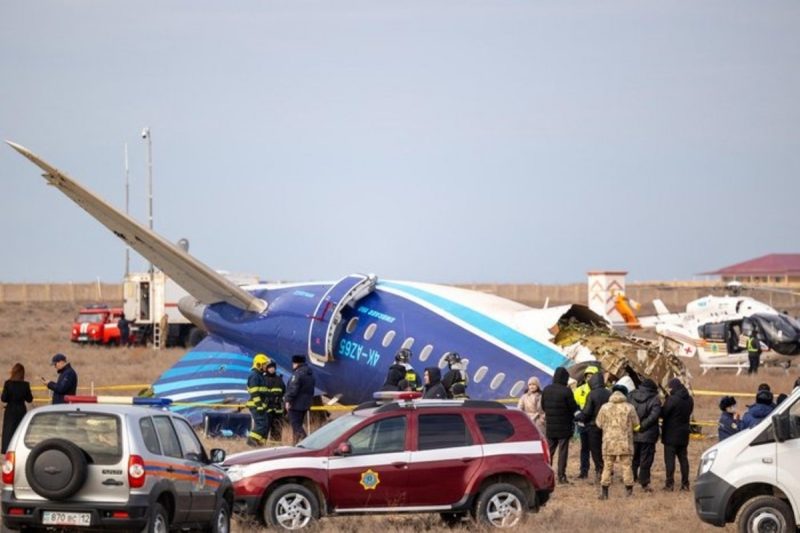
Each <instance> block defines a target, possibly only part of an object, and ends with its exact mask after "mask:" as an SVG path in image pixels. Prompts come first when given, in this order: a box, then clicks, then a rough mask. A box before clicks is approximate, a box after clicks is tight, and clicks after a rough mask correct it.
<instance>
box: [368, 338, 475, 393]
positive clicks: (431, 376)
mask: <svg viewBox="0 0 800 533" xmlns="http://www.w3.org/2000/svg"><path fill="white" fill-rule="evenodd" d="M411 357H412V353H411V350H410V349H408V348H401V349H400V350H398V351H397V353H396V354H395V356H394V363H392V365H391V366H390V367H389V370H388V372H387V374H386V380H385V381H384V383H383V386H382V387H381V390H382V391H421V392H422V398H423V399H438V400H443V399H466V398H468V396H467V372H466V370H465V369H464V364H463V362H462V360H461V356H460V355H459V354H458V353H457V352H447V353H446V354H444V361H445V363H447V373H446V374H445V375H444V377H442V371H441V369H440V368H439V367H438V366H430V367H428V368H426V369H425V372H424V373H423V378H422V380H420V378H419V374H417V372H416V371H415V370H414V367H413V366H412V365H411Z"/></svg>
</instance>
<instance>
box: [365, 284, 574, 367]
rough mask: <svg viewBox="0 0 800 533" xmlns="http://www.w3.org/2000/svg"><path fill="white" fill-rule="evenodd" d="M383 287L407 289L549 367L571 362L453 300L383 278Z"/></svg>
mask: <svg viewBox="0 0 800 533" xmlns="http://www.w3.org/2000/svg"><path fill="white" fill-rule="evenodd" d="M381 286H384V287H389V288H391V289H395V290H398V291H400V292H404V293H406V294H409V295H411V296H414V297H416V298H419V299H420V300H423V301H425V302H427V303H429V304H432V305H434V306H436V307H438V308H440V309H441V310H442V311H445V312H447V313H450V314H451V315H453V316H454V317H456V318H458V319H460V320H462V321H464V322H466V323H467V324H469V325H470V326H472V327H474V328H476V329H478V330H480V331H483V332H485V333H487V334H488V335H490V336H492V337H494V338H496V339H497V340H499V341H501V342H503V343H505V344H508V345H509V346H511V347H513V348H516V349H517V350H519V351H520V352H522V353H523V354H525V355H527V356H530V357H532V358H534V359H536V360H537V361H539V362H540V363H542V364H544V365H547V366H548V367H550V368H553V369H555V368H558V367H559V366H564V365H566V364H567V363H569V362H570V360H569V359H567V358H566V357H564V356H563V355H561V354H560V353H558V352H556V351H555V350H553V349H552V348H550V347H548V346H545V345H544V344H542V343H541V342H539V341H537V340H535V339H532V338H531V337H528V336H526V335H523V334H522V333H520V332H518V331H516V330H515V329H513V328H511V327H509V326H506V325H505V324H503V323H501V322H498V321H497V320H494V319H493V318H489V317H488V316H486V315H484V314H482V313H479V312H477V311H475V310H474V309H470V308H469V307H466V306H464V305H461V304H459V303H456V302H454V301H452V300H448V299H447V298H443V297H441V296H438V295H436V294H432V293H430V292H428V291H424V290H422V289H418V288H416V287H409V286H408V285H402V284H400V283H393V282H388V281H381V282H379V283H378V287H379V288H380V287H381Z"/></svg>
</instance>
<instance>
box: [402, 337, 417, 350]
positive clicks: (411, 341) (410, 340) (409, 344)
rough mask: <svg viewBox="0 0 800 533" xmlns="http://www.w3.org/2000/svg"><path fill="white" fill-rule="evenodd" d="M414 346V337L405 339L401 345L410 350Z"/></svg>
mask: <svg viewBox="0 0 800 533" xmlns="http://www.w3.org/2000/svg"><path fill="white" fill-rule="evenodd" d="M412 346H414V337H409V338H407V339H406V340H404V341H403V345H402V346H400V347H401V348H408V349H409V350H410V349H411V347H412Z"/></svg>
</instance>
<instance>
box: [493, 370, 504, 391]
mask: <svg viewBox="0 0 800 533" xmlns="http://www.w3.org/2000/svg"><path fill="white" fill-rule="evenodd" d="M504 379H506V375H505V374H504V373H502V372H500V373H499V374H497V375H496V376H495V377H494V379H492V382H491V383H490V384H489V387H491V389H492V390H497V389H498V387H500V385H502V384H503V380H504Z"/></svg>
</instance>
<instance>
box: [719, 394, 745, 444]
mask: <svg viewBox="0 0 800 533" xmlns="http://www.w3.org/2000/svg"><path fill="white" fill-rule="evenodd" d="M734 407H736V398H734V397H733V396H723V397H722V399H721V400H720V401H719V410H720V411H722V413H721V414H720V415H719V429H718V431H717V433H718V435H719V440H720V442H721V441H723V440H725V439H727V438H728V437H730V436H731V435H734V434H736V433H739V431H741V429H742V428H741V422H740V420H739V413H737V412H735V411H734Z"/></svg>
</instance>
